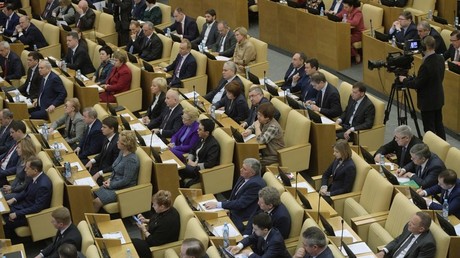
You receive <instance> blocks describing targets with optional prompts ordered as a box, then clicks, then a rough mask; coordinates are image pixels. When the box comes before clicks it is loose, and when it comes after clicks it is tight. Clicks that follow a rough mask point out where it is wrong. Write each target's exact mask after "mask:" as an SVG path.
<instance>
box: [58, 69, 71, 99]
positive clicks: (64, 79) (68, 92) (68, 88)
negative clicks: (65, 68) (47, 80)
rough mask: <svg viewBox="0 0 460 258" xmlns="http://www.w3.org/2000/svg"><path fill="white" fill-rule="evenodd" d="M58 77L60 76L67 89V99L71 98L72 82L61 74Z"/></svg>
mask: <svg viewBox="0 0 460 258" xmlns="http://www.w3.org/2000/svg"><path fill="white" fill-rule="evenodd" d="M59 78H61V80H62V84H64V88H65V91H67V99H71V98H73V82H72V81H71V80H70V79H69V78H67V77H65V76H64V75H62V74H61V75H59Z"/></svg>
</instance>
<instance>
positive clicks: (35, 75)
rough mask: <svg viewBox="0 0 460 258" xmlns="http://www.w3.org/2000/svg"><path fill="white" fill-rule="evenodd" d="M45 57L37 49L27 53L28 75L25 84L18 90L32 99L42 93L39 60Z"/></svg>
mask: <svg viewBox="0 0 460 258" xmlns="http://www.w3.org/2000/svg"><path fill="white" fill-rule="evenodd" d="M40 59H43V56H42V54H40V53H39V52H37V51H32V52H29V54H28V55H27V66H28V68H29V69H28V70H27V77H26V81H25V82H24V84H23V85H21V86H19V88H18V90H19V92H21V94H22V95H23V96H25V97H27V98H29V99H31V100H32V101H34V100H36V99H37V98H38V95H39V94H40V86H41V82H42V76H41V75H40V73H39V72H38V62H40Z"/></svg>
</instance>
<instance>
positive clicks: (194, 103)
mask: <svg viewBox="0 0 460 258" xmlns="http://www.w3.org/2000/svg"><path fill="white" fill-rule="evenodd" d="M193 105H194V106H195V108H196V107H197V106H198V101H197V99H196V90H195V85H193Z"/></svg>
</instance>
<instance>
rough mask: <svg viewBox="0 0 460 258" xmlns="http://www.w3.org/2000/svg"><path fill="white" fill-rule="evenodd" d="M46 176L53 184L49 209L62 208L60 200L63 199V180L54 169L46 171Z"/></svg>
mask: <svg viewBox="0 0 460 258" xmlns="http://www.w3.org/2000/svg"><path fill="white" fill-rule="evenodd" d="M46 175H47V176H48V177H49V179H50V180H51V183H52V184H53V195H52V197H51V205H50V207H57V206H62V200H63V198H64V180H63V179H62V177H61V176H60V175H59V172H58V171H57V170H56V169H55V168H50V169H48V173H46Z"/></svg>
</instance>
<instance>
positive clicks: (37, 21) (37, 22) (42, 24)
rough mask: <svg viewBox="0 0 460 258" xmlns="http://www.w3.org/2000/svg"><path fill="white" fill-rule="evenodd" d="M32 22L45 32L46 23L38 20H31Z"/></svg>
mask: <svg viewBox="0 0 460 258" xmlns="http://www.w3.org/2000/svg"><path fill="white" fill-rule="evenodd" d="M30 22H31V23H33V25H35V26H36V27H37V28H38V29H39V30H40V31H43V26H45V22H43V21H39V20H36V19H31V20H30Z"/></svg>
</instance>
